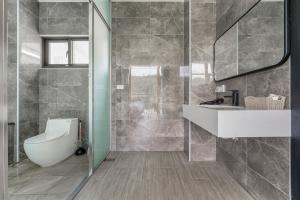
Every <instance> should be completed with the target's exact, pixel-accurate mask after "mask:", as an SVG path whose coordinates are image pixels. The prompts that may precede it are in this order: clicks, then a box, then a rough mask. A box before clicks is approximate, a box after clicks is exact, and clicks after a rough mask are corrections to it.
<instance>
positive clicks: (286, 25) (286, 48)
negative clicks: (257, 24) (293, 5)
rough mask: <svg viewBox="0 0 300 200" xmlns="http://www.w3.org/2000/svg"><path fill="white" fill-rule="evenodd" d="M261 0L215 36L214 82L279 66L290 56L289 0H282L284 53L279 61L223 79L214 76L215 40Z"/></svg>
mask: <svg viewBox="0 0 300 200" xmlns="http://www.w3.org/2000/svg"><path fill="white" fill-rule="evenodd" d="M261 1H262V0H259V1H258V2H256V3H255V4H254V5H253V6H252V7H251V8H250V9H249V10H248V11H247V12H246V13H245V14H243V15H242V16H241V17H239V18H238V19H237V20H236V21H235V22H234V23H233V24H232V25H231V26H230V27H229V28H228V29H226V30H225V31H224V32H223V33H222V34H221V35H220V36H218V37H217V39H216V41H215V42H214V44H213V77H214V81H215V82H221V81H225V80H229V79H233V78H236V77H240V76H245V75H248V74H253V73H256V72H259V71H265V70H268V69H270V68H274V67H279V66H281V65H282V64H284V63H285V62H286V61H287V60H288V58H289V56H290V49H291V41H290V12H289V11H290V0H283V1H284V54H283V57H282V59H281V60H280V62H278V63H277V64H275V65H271V66H266V67H263V68H260V69H256V70H253V71H249V72H246V73H242V74H238V75H236V76H231V77H228V78H224V79H220V80H216V78H215V46H216V43H217V41H218V40H219V39H220V38H221V37H222V36H223V35H224V34H225V33H226V32H227V31H229V30H230V29H231V28H232V27H234V26H235V25H236V24H237V23H238V22H239V21H240V20H241V19H242V18H243V17H244V16H246V15H247V14H248V13H249V12H250V11H251V10H252V9H253V8H255V6H256V5H257V4H259V3H260V2H261Z"/></svg>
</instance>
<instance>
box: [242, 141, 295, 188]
mask: <svg viewBox="0 0 300 200" xmlns="http://www.w3.org/2000/svg"><path fill="white" fill-rule="evenodd" d="M247 154H248V156H247V158H248V159H247V161H248V166H249V167H250V168H252V169H253V170H255V171H256V173H259V174H260V175H261V176H263V177H265V179H267V180H268V181H269V182H270V183H271V184H273V185H274V187H277V188H279V189H281V190H282V191H284V192H285V193H286V194H288V193H289V183H290V180H289V174H290V171H289V169H290V159H289V157H290V155H289V154H286V153H285V152H283V153H282V152H281V151H279V150H278V149H275V148H273V147H272V146H269V145H266V144H265V143H262V142H259V141H257V140H255V139H249V140H248V152H247Z"/></svg>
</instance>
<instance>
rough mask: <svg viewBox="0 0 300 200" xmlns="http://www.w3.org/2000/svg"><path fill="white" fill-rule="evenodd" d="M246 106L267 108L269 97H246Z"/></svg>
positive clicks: (249, 107)
mask: <svg viewBox="0 0 300 200" xmlns="http://www.w3.org/2000/svg"><path fill="white" fill-rule="evenodd" d="M245 106H246V108H247V109H251V110H266V109H267V99H266V97H253V96H248V97H245Z"/></svg>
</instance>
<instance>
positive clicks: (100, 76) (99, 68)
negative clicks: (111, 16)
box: [93, 12, 110, 167]
mask: <svg viewBox="0 0 300 200" xmlns="http://www.w3.org/2000/svg"><path fill="white" fill-rule="evenodd" d="M93 35H94V40H93V42H94V45H93V48H94V49H93V57H94V58H93V64H94V72H93V78H94V86H93V87H94V121H93V126H94V167H96V166H98V165H99V164H100V163H101V162H102V161H103V160H104V159H105V157H106V155H107V153H108V152H109V149H110V62H109V59H110V54H109V52H110V46H109V42H110V38H109V30H108V29H107V27H106V25H105V24H104V22H103V21H102V19H101V18H100V16H99V15H98V13H97V12H94V33H93Z"/></svg>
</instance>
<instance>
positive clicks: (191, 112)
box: [183, 105, 291, 138]
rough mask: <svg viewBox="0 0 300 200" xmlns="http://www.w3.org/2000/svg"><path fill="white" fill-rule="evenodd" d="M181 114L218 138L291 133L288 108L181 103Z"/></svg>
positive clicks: (273, 135) (271, 135)
mask: <svg viewBox="0 0 300 200" xmlns="http://www.w3.org/2000/svg"><path fill="white" fill-rule="evenodd" d="M183 117H184V118H186V119H188V120H189V121H191V122H193V123H194V124H196V125H198V126H200V127H202V128H203V129H205V130H207V131H208V132H210V133H211V134H213V135H215V136H217V137H221V138H237V137H290V136H291V111H290V110H247V109H244V108H243V107H237V106H230V105H183Z"/></svg>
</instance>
